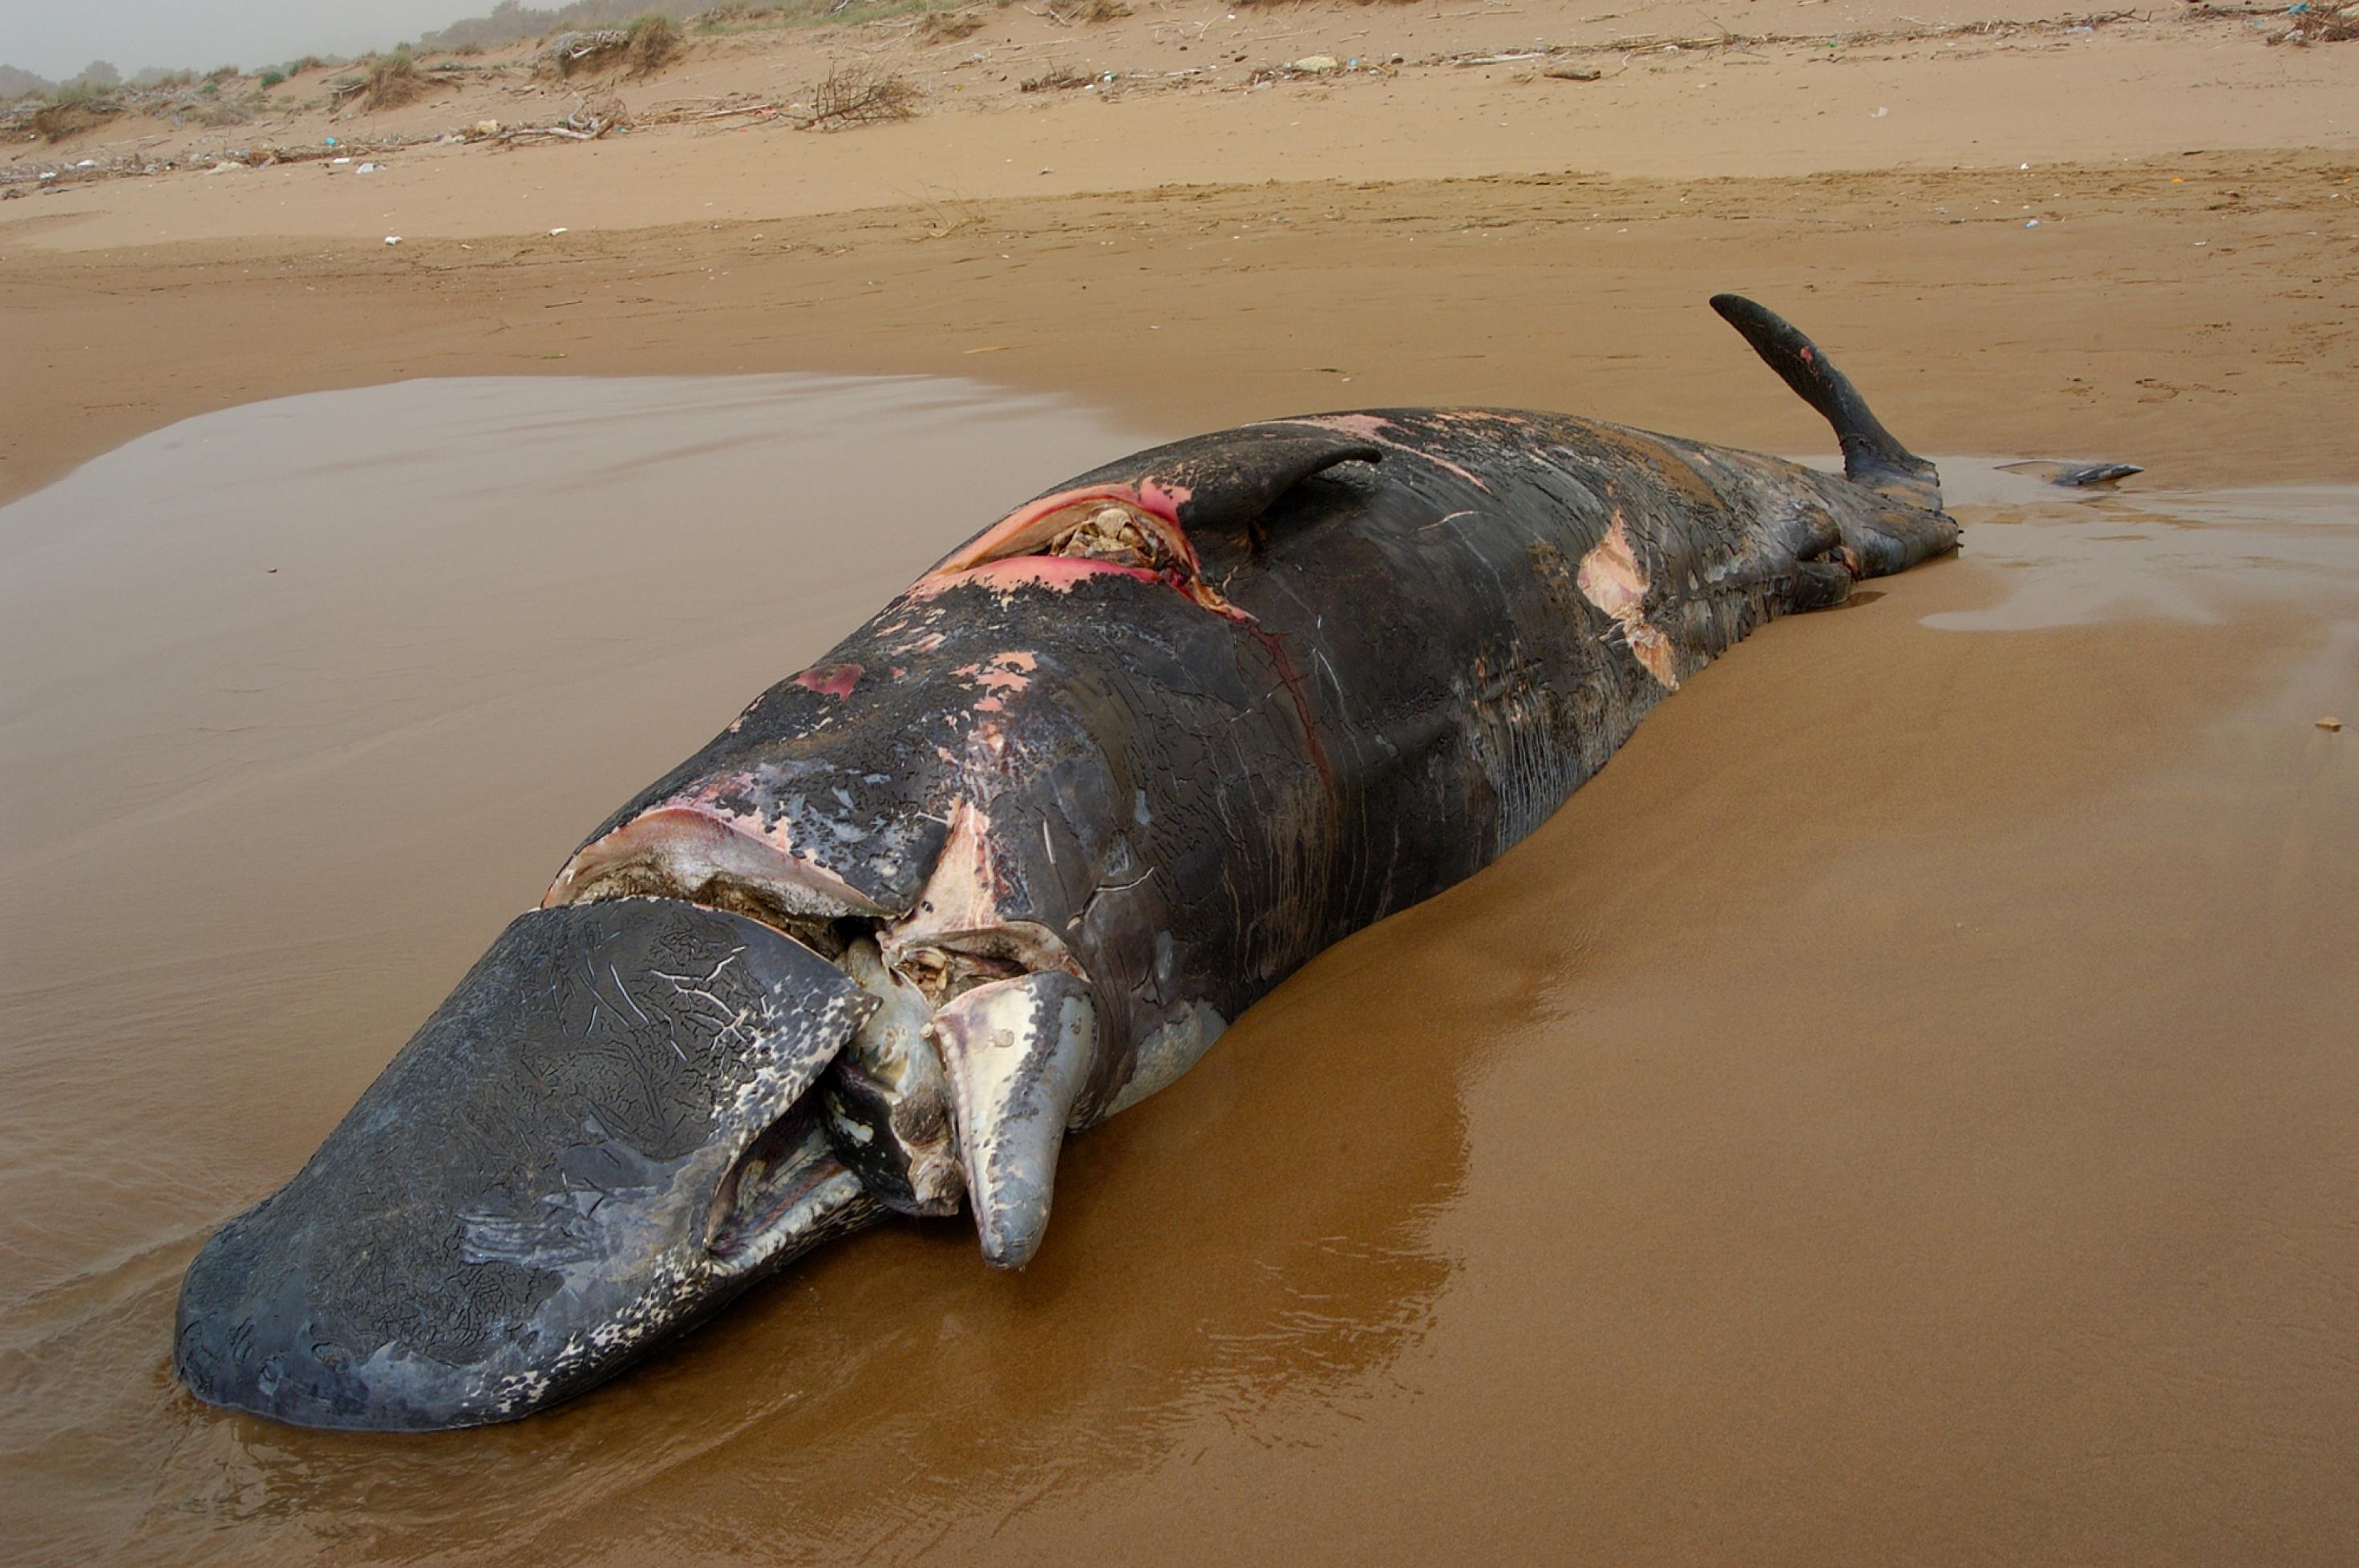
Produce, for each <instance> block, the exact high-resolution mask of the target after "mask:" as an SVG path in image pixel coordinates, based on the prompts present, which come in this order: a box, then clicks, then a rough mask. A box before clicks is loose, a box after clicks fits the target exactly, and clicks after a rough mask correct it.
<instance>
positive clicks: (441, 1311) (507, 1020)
mask: <svg viewBox="0 0 2359 1568" xmlns="http://www.w3.org/2000/svg"><path fill="white" fill-rule="evenodd" d="M874 1006H875V1002H874V1000H872V999H870V998H869V997H868V996H867V994H866V993H865V992H864V991H863V990H862V989H860V988H859V987H858V986H857V985H856V984H854V983H853V981H852V980H851V979H847V978H846V977H845V975H844V974H843V971H842V970H841V969H839V968H836V967H834V966H833V965H832V964H829V963H828V962H826V961H825V960H824V959H822V958H821V957H819V956H818V955H817V954H815V953H813V952H811V951H810V949H808V948H806V947H804V946H801V945H800V944H799V943H797V942H795V941H794V940H793V939H791V938H789V937H788V936H786V935H783V934H782V933H780V932H777V931H776V930H773V929H771V928H770V927H768V926H766V925H761V924H758V923H756V922H755V921H751V920H747V919H744V918H742V917H740V916H737V915H734V914H722V913H719V912H716V911H713V910H709V909H703V908H699V907H697V906H694V905H691V904H687V903H676V902H672V901H669V900H661V899H638V898H633V899H621V900H616V901H614V902H610V903H592V904H582V905H574V906H569V907H566V908H561V909H553V910H538V911H535V912H533V913H531V914H526V915H524V916H522V917H520V918H519V919H517V920H516V922H515V923H514V924H512V925H510V926H509V927H508V928H507V930H506V931H505V932H503V933H502V934H501V935H500V937H499V939H498V940H497V941H496V942H495V943H494V944H493V946H492V947H491V950H490V951H489V952H487V953H486V954H485V955H484V957H483V958H482V959H481V960H480V961H479V962H478V963H477V964H476V965H475V967H474V968H473V970H472V971H470V972H469V974H468V975H467V977H466V979H463V980H462V981H461V982H460V984H459V987H458V989H456V990H454V991H453V992H452V993H451V996H450V998H449V999H448V1000H445V1001H444V1003H443V1004H442V1006H441V1007H440V1009H438V1010H437V1011H436V1012H435V1013H434V1015H433V1017H432V1018H430V1019H429V1020H428V1021H427V1022H426V1024H425V1025H424V1027H422V1028H421V1029H420V1030H419V1032H418V1033H417V1034H416V1035H415V1036H414V1037H412V1039H411V1040H410V1042H409V1044H408V1045H406V1046H404V1047H403V1048H402V1050H401V1052H400V1053H399V1054H397V1056H396V1057H395V1058H394V1060H393V1061H392V1063H391V1064H390V1065H387V1067H386V1070H385V1072H384V1074H383V1075H382V1076H379V1077H378V1079H377V1080H376V1082H375V1084H373V1085H372V1086H370V1087H369V1089H368V1090H367V1091H366V1092H365V1093H364V1094H363V1095H362V1097H361V1098H360V1100H359V1102H358V1103H357V1104H356V1105H354V1106H353V1109H352V1111H351V1112H350V1113H349V1114H348V1115H347V1116H346V1117H345V1118H344V1119H343V1121H342V1123H341V1124H339V1125H338V1127H337V1128H336V1130H334V1131H333V1132H332V1133H331V1134H330V1135H329V1137H328V1139H327V1141H326V1142H324V1143H323V1144H322V1145H321V1148H320V1150H319V1152H317V1153H316V1154H314V1155H313V1156H312V1157H311V1160H310V1162H309V1163H308V1164H306V1165H305V1166H304V1168H303V1169H302V1171H301V1172H299V1173H298V1174H297V1175H296V1176H295V1178H294V1179H293V1180H292V1181H290V1182H288V1184H287V1185H286V1186H285V1187H283V1188H281V1189H280V1190H279V1191H278V1192H277V1193H276V1194H274V1195H271V1196H270V1197H268V1198H266V1199H265V1200H264V1201H263V1202H262V1203H260V1204H258V1205H256V1206H255V1207H253V1208H252V1209H249V1210H247V1211H246V1212H245V1214H243V1215H240V1216H238V1217H236V1218H234V1219H232V1220H231V1221H229V1222H228V1223H227V1224H225V1225H223V1227H222V1228H221V1229H220V1230H219V1231H218V1232H217V1233H216V1234H215V1235H214V1236H213V1237H212V1238H211V1239H210V1240H208V1241H207V1242H206V1243H205V1245H204V1247H203V1248H202V1249H201V1250H200V1251H199V1252H198V1254H197V1256H196V1258H195V1260H193V1261H192V1262H191V1263H190V1266H189V1270H188V1272H187V1276H186V1278H185V1280H184V1281H183V1283H182V1286H181V1292H180V1300H179V1314H178V1319H177V1322H176V1324H175V1328H174V1338H173V1360H174V1364H175V1366H176V1367H177V1368H178V1370H179V1374H180V1377H181V1378H182V1379H183V1380H184V1381H185V1382H186V1383H187V1385H188V1387H189V1388H190V1390H191V1391H193V1392H194V1393H195V1394H197V1395H198V1397H200V1398H201V1399H203V1400H208V1401H209V1402H211V1403H213V1404H217V1405H223V1406H226V1407H229V1408H232V1409H235V1410H243V1411H251V1412H253V1413H255V1414H257V1415H266V1416H269V1417H272V1418H274V1419H276V1420H279V1421H284V1422H294V1423H297V1424H299V1425H305V1426H324V1427H355V1428H365V1429H369V1430H377V1431H421V1430H430V1429H434V1428H440V1427H451V1426H469V1425H476V1424H481V1423H483V1422H496V1421H505V1420H509V1419H512V1418H514V1417H516V1416H520V1415H524V1414H527V1413H528V1412H530V1411H534V1410H538V1409H540V1408H542V1407H544V1406H546V1405H549V1404H553V1403H556V1402H558V1401H559V1400H564V1399H567V1398H571V1396H572V1395H574V1394H577V1393H579V1392H581V1391H582V1390H584V1389H586V1388H588V1387H590V1386H591V1385H592V1384H594V1383H597V1382H600V1381H603V1379H606V1378H608V1377H610V1376H612V1375H613V1374H614V1372H616V1371H618V1370H620V1369H621V1368H623V1367H624V1366H625V1365H627V1364H628V1363H629V1362H630V1361H631V1360H632V1359H634V1358H636V1357H637V1356H638V1355H639V1354H641V1353H642V1352H643V1351H644V1350H646V1349H647V1348H648V1347H650V1346H653V1345H655V1344H657V1343H659V1342H661V1341H662V1340H664V1339H667V1338H669V1337H671V1336H674V1335H676V1334H678V1333H679V1332H680V1331H682V1330H683V1329H685V1328H687V1327H688V1326H690V1325H692V1324H694V1323H695V1322H697V1321H698V1320H700V1319H701V1317H702V1316H703V1315H704V1314H707V1313H708V1312H710V1311H711V1310H712V1309H713V1308H714V1307H716V1306H718V1305H720V1304H721V1303H723V1302H724V1301H726V1300H727V1299H728V1298H730V1297H731V1296H733V1295H734V1294H735V1293H736V1292H738V1291H740V1290H742V1289H744V1288H745V1285H747V1284H749V1283H751V1282H752V1281H754V1280H755V1279H756V1278H759V1277H760V1276H761V1274H763V1273H764V1272H766V1271H768V1269H770V1268H771V1267H774V1266H776V1265H777V1263H780V1262H783V1261H784V1260H786V1259H788V1258H789V1257H792V1256H794V1255H796V1254H798V1253H799V1252H801V1251H803V1250H805V1249H807V1248H809V1247H810V1246H811V1245H814V1244H816V1243H817V1242H818V1241H819V1240H821V1239H823V1238H826V1237H828V1236H831V1235H834V1234H839V1233H840V1232H842V1231H843V1230H844V1229H848V1228H851V1227H855V1226H857V1225H859V1224H862V1223H864V1222H865V1221H866V1220H867V1219H868V1218H870V1217H873V1216H874V1215H875V1214H876V1213H878V1212H880V1206H878V1205H877V1204H876V1203H875V1200H874V1199H873V1198H871V1197H870V1196H869V1195H868V1194H867V1193H866V1191H865V1189H864V1187H863V1186H862V1184H861V1183H860V1181H859V1179H858V1178H857V1177H856V1176H854V1175H853V1174H852V1173H850V1172H849V1171H847V1170H846V1169H845V1168H844V1167H843V1165H842V1164H841V1163H840V1162H838V1161H836V1160H835V1158H834V1157H833V1155H832V1153H831V1152H830V1150H829V1145H828V1141H827V1138H826V1136H825V1132H824V1130H823V1129H822V1127H821V1123H820V1120H819V1111H818V1108H817V1107H816V1104H815V1102H816V1100H817V1099H818V1098H819V1097H818V1096H816V1095H814V1094H812V1093H810V1090H811V1089H812V1087H813V1085H814V1083H815V1081H816V1080H817V1078H818V1076H819V1075H820V1074H821V1070H822V1069H824V1068H825V1067H826V1066H827V1065H828V1064H829V1062H830V1061H831V1060H832V1058H833V1057H834V1056H835V1054H836V1053H837V1052H838V1051H839V1050H840V1049H841V1048H842V1046H843V1044H844V1043H845V1042H846V1041H847V1040H849V1039H850V1038H851V1036H852V1035H853V1032H854V1031H855V1029H856V1028H857V1027H858V1026H859V1024H860V1022H861V1021H862V1020H863V1019H864V1017H865V1016H866V1015H867V1013H868V1012H869V1011H871V1010H872V1009H873V1008H874Z"/></svg>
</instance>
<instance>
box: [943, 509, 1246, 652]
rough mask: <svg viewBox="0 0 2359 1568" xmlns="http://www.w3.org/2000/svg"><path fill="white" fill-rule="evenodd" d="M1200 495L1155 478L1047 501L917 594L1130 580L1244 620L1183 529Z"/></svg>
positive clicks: (982, 541)
mask: <svg viewBox="0 0 2359 1568" xmlns="http://www.w3.org/2000/svg"><path fill="white" fill-rule="evenodd" d="M1192 493H1193V492H1191V491H1190V490H1189V488H1188V487H1186V486H1184V485H1180V486H1174V487H1171V488H1168V489H1167V488H1165V487H1164V486H1162V485H1159V484H1158V483H1157V482H1156V481H1154V480H1152V479H1147V480H1142V481H1139V482H1138V483H1136V484H1103V485H1091V486H1088V487H1085V488H1083V489H1080V490H1071V491H1065V492H1060V493H1059V494H1056V495H1049V496H1044V497H1042V498H1041V499H1040V500H1038V501H1036V502H1033V503H1031V504H1029V505H1027V506H1025V507H1022V508H1020V509H1019V510H1017V511H1016V513H1014V514H1012V515H1010V516H1008V517H1007V518H1006V519H1005V520H1004V521H1002V522H1001V523H999V524H997V525H996V526H995V527H992V528H990V529H987V530H985V531H984V535H982V537H980V538H978V539H976V540H975V541H974V542H973V544H971V545H969V546H966V547H965V548H964V549H962V550H960V551H959V552H958V553H957V554H956V555H954V556H952V557H950V558H949V559H948V560H946V561H944V562H943V563H942V564H941V565H940V566H939V567H936V568H934V569H933V570H932V571H930V572H929V573H927V574H926V575H925V576H924V577H923V578H921V579H919V581H918V582H917V584H916V585H915V586H914V588H913V589H912V590H911V591H912V592H913V593H915V594H917V595H918V596H919V597H921V598H923V597H930V596H931V595H932V594H935V593H939V592H940V591H941V590H942V589H947V588H950V587H952V586H955V585H956V584H958V583H961V582H978V583H982V584H984V585H985V586H988V587H993V588H1000V589H1013V588H1016V587H1018V586H1024V585H1032V586H1038V587H1044V588H1052V589H1070V588H1071V587H1072V586H1073V585H1074V584H1075V583H1078V582H1080V581H1082V580H1083V579H1086V578H1092V577H1103V576H1122V577H1130V578H1136V579H1139V580H1141V581H1144V582H1159V583H1162V584H1163V585H1165V586H1166V587H1168V588H1170V589H1175V590H1177V591H1178V592H1180V593H1181V594H1183V595H1185V596H1186V597H1187V598H1189V599H1192V600H1195V601H1196V602H1197V603H1198V604H1201V605H1202V606H1203V607H1204V608H1205V609H1207V610H1210V611H1215V612H1216V613H1219V614H1223V615H1227V616H1230V617H1232V618H1233V619H1234V618H1243V611H1238V610H1237V609H1236V608H1235V607H1234V606H1233V605H1231V604H1230V603H1229V601H1228V600H1225V599H1223V597H1222V596H1221V594H1220V591H1219V590H1218V589H1214V588H1213V587H1212V584H1210V583H1209V582H1206V581H1205V580H1204V573H1203V566H1202V563H1201V561H1200V560H1198V558H1197V556H1196V546H1194V544H1193V543H1191V542H1190V539H1189V537H1188V531H1187V529H1186V528H1185V527H1183V526H1181V524H1180V507H1181V506H1183V505H1185V504H1186V503H1188V501H1189V499H1190V496H1191V494H1192Z"/></svg>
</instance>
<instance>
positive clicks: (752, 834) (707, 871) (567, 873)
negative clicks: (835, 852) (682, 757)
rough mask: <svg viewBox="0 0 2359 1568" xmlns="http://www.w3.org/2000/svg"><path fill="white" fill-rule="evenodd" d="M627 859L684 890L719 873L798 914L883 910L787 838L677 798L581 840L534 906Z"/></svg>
mask: <svg viewBox="0 0 2359 1568" xmlns="http://www.w3.org/2000/svg"><path fill="white" fill-rule="evenodd" d="M633 862H640V863H645V864H647V865H649V866H652V867H655V868H657V869H658V870H660V871H662V872H663V874H664V876H665V878H666V879H667V880H668V881H670V882H671V883H672V884H673V885H674V886H676V887H678V888H679V889H680V890H681V891H682V892H694V891H695V890H696V889H698V888H700V887H702V886H703V885H704V884H705V883H706V882H708V881H712V879H713V878H714V877H715V876H719V877H723V878H725V879H726V880H727V881H731V882H734V883H736V884H737V885H739V886H742V887H748V888H755V889H759V890H762V891H764V892H768V893H770V894H772V895H773V896H775V897H776V898H777V900H778V902H779V903H781V904H782V905H783V906H784V907H786V908H788V909H789V910H793V911H796V912H798V913H811V914H884V913H886V912H885V911H884V910H883V909H882V908H880V907H879V906H878V905H877V904H876V903H874V902H873V901H871V900H870V899H868V898H867V897H865V896H864V895H863V894H862V893H860V892H857V891H856V890H854V889H853V887H852V885H851V884H850V883H848V882H846V881H843V878H841V877H839V876H837V875H835V874H834V873H833V872H832V871H828V870H827V869H826V868H825V867H823V866H821V865H819V864H817V863H815V862H814V861H812V860H809V859H807V858H803V857H799V856H797V855H796V854H795V853H794V852H793V847H792V846H791V845H790V844H788V843H786V842H784V841H783V839H782V838H780V837H779V836H777V835H773V834H771V833H768V832H766V831H764V830H763V829H762V828H761V827H760V826H759V824H758V822H757V821H756V820H755V819H753V818H749V817H738V816H731V815H730V814H729V813H727V812H726V811H724V810H723V809H722V808H721V807H719V806H714V805H712V804H710V803H708V802H705V801H701V800H681V799H674V800H671V801H668V802H666V803H665V804H663V805H661V806H651V807H649V808H648V809H647V810H646V811H643V812H641V813H639V815H638V816H634V817H633V818H631V820H629V821H628V822H625V823H624V824H623V825H622V826H621V827H617V828H615V829H614V831H613V832H611V833H609V834H607V835H606V836H605V837H603V838H600V839H598V840H597V841H596V842H594V843H592V844H588V845H585V846H584V847H583V848H582V849H581V850H580V851H579V852H577V853H576V854H575V855H574V857H573V859H572V860H570V861H568V862H567V863H566V866H565V869H564V870H563V871H560V872H558V873H557V880H556V881H553V882H551V883H550V884H549V892H548V893H547V895H546V896H544V897H543V898H542V899H541V901H540V902H541V907H542V908H544V909H547V908H552V907H554V906H556V905H558V904H563V903H572V902H573V901H574V899H575V898H577V897H579V896H580V894H581V892H582V889H583V888H585V887H587V886H589V885H590V884H591V883H592V882H594V881H597V880H598V878H599V877H600V876H601V875H603V873H605V872H606V871H609V870H612V869H613V868H614V867H617V866H623V865H627V864H631V863H633Z"/></svg>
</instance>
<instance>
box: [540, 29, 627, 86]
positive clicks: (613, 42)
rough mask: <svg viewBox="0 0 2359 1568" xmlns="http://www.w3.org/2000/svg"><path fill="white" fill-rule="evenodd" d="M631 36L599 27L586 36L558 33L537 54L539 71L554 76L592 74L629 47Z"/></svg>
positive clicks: (623, 30) (583, 34)
mask: <svg viewBox="0 0 2359 1568" xmlns="http://www.w3.org/2000/svg"><path fill="white" fill-rule="evenodd" d="M630 43H631V35H630V34H629V33H628V32H627V31H625V29H623V28H621V27H599V28H597V29H595V30H594V31H592V32H586V33H560V34H558V35H557V37H556V38H554V39H552V40H551V41H550V43H549V47H548V48H547V49H543V50H541V51H540V69H541V70H543V71H544V72H547V73H549V74H553V75H557V76H571V75H572V74H573V73H574V72H576V71H580V70H597V69H598V68H599V67H600V66H602V65H605V64H608V63H610V57H619V56H620V55H621V54H622V52H623V51H624V50H625V49H628V48H629V47H630Z"/></svg>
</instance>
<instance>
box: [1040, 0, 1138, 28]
mask: <svg viewBox="0 0 2359 1568" xmlns="http://www.w3.org/2000/svg"><path fill="white" fill-rule="evenodd" d="M1048 11H1049V20H1050V21H1052V22H1059V23H1061V24H1063V25H1064V26H1066V27H1071V26H1073V25H1074V24H1075V23H1077V22H1078V23H1082V24H1083V25H1086V26H1094V25H1096V24H1097V23H1100V22H1118V21H1120V20H1122V18H1123V17H1125V16H1129V15H1130V14H1131V12H1130V7H1129V6H1128V5H1125V4H1124V3H1123V0H1049V5H1048Z"/></svg>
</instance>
